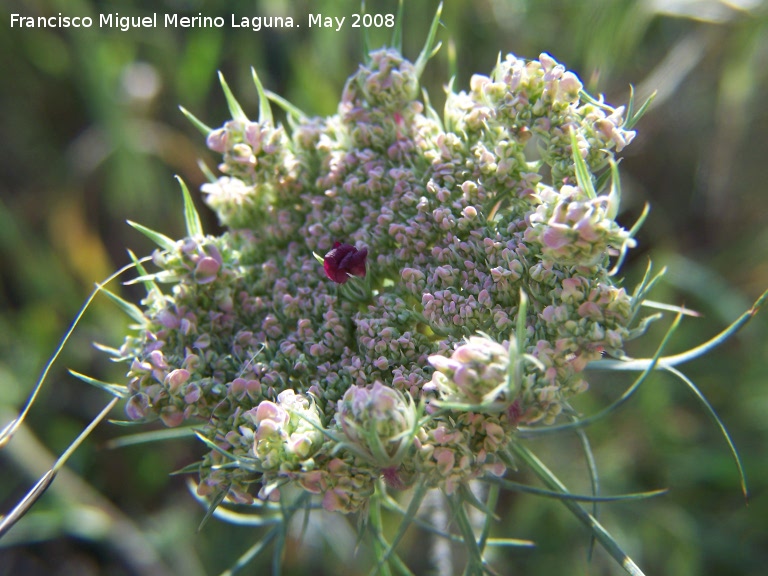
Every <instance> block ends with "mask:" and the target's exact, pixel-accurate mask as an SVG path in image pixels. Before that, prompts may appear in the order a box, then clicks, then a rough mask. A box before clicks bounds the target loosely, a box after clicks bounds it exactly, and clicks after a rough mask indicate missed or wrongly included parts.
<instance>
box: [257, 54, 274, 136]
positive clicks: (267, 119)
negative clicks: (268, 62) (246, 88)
mask: <svg viewBox="0 0 768 576" xmlns="http://www.w3.org/2000/svg"><path fill="white" fill-rule="evenodd" d="M251 77H252V78H253V83H254V84H255V85H256V91H257V92H258V93H259V124H269V125H270V126H273V125H274V120H273V118H272V108H271V107H270V105H269V98H267V94H266V92H265V91H264V86H262V85H261V80H259V75H258V74H256V69H255V68H253V67H251Z"/></svg>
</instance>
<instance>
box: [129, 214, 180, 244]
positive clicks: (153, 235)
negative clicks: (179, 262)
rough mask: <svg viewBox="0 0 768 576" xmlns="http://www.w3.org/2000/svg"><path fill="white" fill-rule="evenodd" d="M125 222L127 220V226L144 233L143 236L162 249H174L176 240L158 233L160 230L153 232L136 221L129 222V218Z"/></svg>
mask: <svg viewBox="0 0 768 576" xmlns="http://www.w3.org/2000/svg"><path fill="white" fill-rule="evenodd" d="M127 222H128V226H130V227H131V228H133V229H135V230H138V231H139V232H141V233H142V234H144V236H146V237H147V238H149V239H150V240H152V242H154V243H155V244H157V245H158V246H159V247H160V248H162V249H163V250H168V251H169V252H170V251H172V250H175V249H176V242H174V241H173V240H171V239H170V238H168V236H165V235H164V234H160V232H155V231H154V230H150V229H149V228H147V227H146V226H142V225H141V224H138V223H136V222H131V221H130V220H127Z"/></svg>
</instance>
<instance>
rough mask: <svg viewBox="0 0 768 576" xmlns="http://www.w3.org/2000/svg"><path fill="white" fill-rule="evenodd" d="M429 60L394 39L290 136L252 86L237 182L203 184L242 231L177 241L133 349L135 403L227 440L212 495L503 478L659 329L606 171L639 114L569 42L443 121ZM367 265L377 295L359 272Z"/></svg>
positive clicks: (360, 497)
mask: <svg viewBox="0 0 768 576" xmlns="http://www.w3.org/2000/svg"><path fill="white" fill-rule="evenodd" d="M422 64H423V63H421V64H420V65H422ZM419 73H420V68H418V67H417V66H416V65H414V64H411V63H410V62H408V60H406V59H405V58H404V57H403V56H402V55H400V54H399V53H397V52H396V51H394V50H391V49H390V50H380V51H376V52H373V53H372V54H371V55H370V58H369V60H368V62H367V63H366V64H364V65H362V66H361V67H360V68H359V69H358V71H357V72H356V73H355V74H354V75H353V76H352V77H351V78H350V80H349V81H348V83H347V85H346V87H345V89H344V92H343V94H342V97H341V102H340V104H339V108H338V112H337V114H335V115H333V116H330V117H328V118H307V117H304V116H298V115H297V116H295V117H294V118H293V119H292V129H291V130H290V131H289V130H286V129H285V128H283V127H282V126H279V125H276V124H275V123H274V121H273V119H272V116H271V113H269V111H268V110H266V111H265V110H264V109H263V110H262V113H261V115H260V119H259V121H253V120H250V119H248V118H246V117H245V114H244V113H243V112H242V110H241V109H240V107H239V105H238V104H237V103H236V102H234V101H231V102H230V104H231V108H232V110H233V118H232V119H231V120H228V121H226V122H225V123H224V124H223V126H222V127H221V128H217V129H215V130H212V131H211V132H210V133H209V134H208V136H207V145H208V147H209V148H210V149H211V150H212V151H214V152H216V153H218V154H221V164H220V165H219V169H220V171H221V173H222V175H221V176H220V177H219V178H218V179H217V180H215V181H213V182H210V183H208V184H205V185H204V186H203V188H202V191H203V193H204V194H205V199H206V201H207V203H208V204H209V206H210V207H211V208H213V209H214V210H215V211H216V213H217V214H218V216H219V219H220V220H221V223H222V224H223V225H224V226H226V228H227V229H226V231H225V232H224V233H223V234H221V235H219V236H215V237H214V236H203V235H201V234H198V235H194V237H192V238H188V239H186V240H183V241H180V242H177V243H175V244H173V245H172V247H171V246H168V245H166V246H164V250H162V251H158V252H157V254H156V256H155V258H154V262H155V264H156V265H157V266H158V267H159V268H160V270H161V271H160V273H159V275H158V277H159V278H162V279H163V280H165V281H167V282H170V283H171V284H172V289H171V290H170V291H168V292H167V293H166V294H164V295H161V296H158V294H156V293H153V294H151V295H148V297H147V299H146V300H145V301H144V309H143V310H144V314H145V322H144V326H143V327H142V330H141V331H140V332H138V333H136V334H133V335H131V336H130V337H129V338H127V339H126V341H125V344H124V346H123V349H122V355H123V357H125V358H127V359H129V360H130V362H131V364H130V370H129V378H130V379H131V382H130V393H131V397H130V400H129V402H128V405H127V409H126V410H127V414H128V416H129V417H130V418H132V419H146V420H148V419H151V418H161V419H162V420H163V421H164V422H165V423H166V424H168V425H170V426H176V425H179V424H181V423H183V422H187V421H194V422H197V423H198V424H199V426H200V429H201V431H202V433H203V434H204V435H205V437H206V438H207V439H208V440H209V441H210V442H211V443H213V444H215V445H216V447H217V449H216V450H213V449H212V450H211V451H210V452H209V453H208V454H206V456H205V457H204V458H203V461H202V462H201V465H200V485H199V488H198V492H200V493H201V494H214V493H216V492H227V493H229V494H230V495H231V497H233V498H235V499H237V500H238V501H242V502H246V501H248V500H249V499H250V498H253V496H255V495H259V496H260V497H262V498H272V499H274V498H277V497H278V496H279V494H280V493H281V492H282V491H283V488H284V487H285V486H287V485H291V486H294V487H298V488H299V489H300V490H303V491H306V492H307V493H310V494H318V495H320V496H321V497H322V501H323V505H324V507H325V508H326V509H328V510H338V511H342V512H354V511H356V510H361V509H364V508H365V506H366V502H367V499H368V497H369V496H370V495H371V494H372V493H373V491H374V487H375V485H376V483H377V481H378V479H379V478H381V477H384V478H385V479H386V481H387V483H388V484H389V485H390V486H404V485H408V484H411V483H413V482H415V481H416V480H417V479H422V480H423V481H424V482H425V483H426V484H427V485H429V486H440V487H442V488H444V489H445V490H446V491H448V492H453V491H454V490H457V489H459V488H460V487H461V486H462V485H463V483H465V482H467V481H468V480H470V479H472V478H476V477H478V476H480V475H483V474H486V473H492V474H500V473H503V471H504V469H505V464H504V463H503V462H502V458H501V455H502V453H503V451H504V450H505V447H506V446H507V445H508V443H509V441H510V439H511V438H512V437H513V435H514V433H515V429H516V426H517V425H519V424H521V423H523V424H528V425H533V424H535V423H537V422H552V421H554V420H555V419H556V418H557V416H558V415H559V414H560V412H561V411H562V410H563V409H564V407H566V406H567V401H568V399H569V398H570V397H571V396H573V395H574V394H577V393H580V392H583V391H584V390H585V389H586V388H587V382H586V379H585V378H584V376H583V370H584V368H585V366H586V364H587V363H588V362H589V361H590V360H594V359H596V358H598V357H599V356H600V354H601V353H602V352H604V351H607V352H610V353H619V352H620V351H621V349H622V346H623V345H624V342H625V341H626V340H627V339H628V338H629V337H630V336H631V335H634V334H635V333H637V332H638V331H637V330H635V331H634V332H633V331H632V330H633V328H632V326H631V323H632V321H633V319H634V317H635V310H636V306H637V303H636V302H634V301H633V299H632V297H630V296H629V295H628V294H627V293H626V292H625V291H624V289H622V288H617V287H616V286H614V284H613V283H612V280H611V276H610V274H609V263H610V261H611V257H612V256H613V255H615V254H618V253H620V252H621V251H623V250H625V249H627V248H631V247H632V245H633V240H632V238H631V235H630V234H629V233H628V232H627V231H626V230H625V229H623V228H622V227H621V226H620V225H619V224H617V223H616V221H615V220H614V217H615V214H616V208H617V205H616V204H617V199H616V198H614V197H613V196H610V197H609V196H605V195H597V194H595V191H594V190H593V189H592V188H591V186H592V183H591V180H585V179H584V176H583V174H584V171H586V173H588V174H593V173H596V172H599V171H601V170H606V169H609V167H610V165H611V162H612V161H613V157H614V152H615V151H617V150H620V149H621V148H622V147H623V146H625V145H627V144H628V143H629V142H631V140H632V138H633V136H634V133H633V132H631V131H629V130H625V129H624V128H623V118H622V113H621V110H620V109H614V108H612V107H610V106H608V105H607V104H605V103H602V102H600V101H597V100H594V99H591V98H585V97H582V96H583V92H582V85H581V82H580V81H579V80H578V78H577V76H576V75H575V74H573V73H572V72H568V71H566V70H565V68H564V67H563V66H562V65H560V64H558V63H557V62H555V61H554V60H553V59H552V58H551V57H550V56H548V55H546V54H542V55H541V56H540V57H539V59H537V60H532V61H528V60H523V59H520V58H517V57H515V56H513V55H508V56H506V57H505V58H503V59H501V60H500V61H499V63H498V64H497V66H496V67H495V69H494V70H493V71H492V72H491V73H490V75H488V76H484V75H475V76H473V77H472V79H471V81H470V85H469V87H468V89H467V90H466V91H462V92H458V93H451V94H449V95H448V99H447V102H446V108H445V113H444V115H443V117H442V118H439V117H438V115H437V114H436V113H435V111H434V110H431V109H429V108H428V104H427V103H425V102H422V101H421V100H420V98H419V95H420V87H419V81H418V76H419ZM264 101H265V102H266V98H264ZM341 238H343V239H344V240H345V242H343V243H342V242H340V241H339V239H341ZM313 254H324V255H325V256H324V257H322V258H320V257H318V258H319V259H320V261H321V264H322V265H321V264H320V263H318V261H317V259H316V258H315V257H314V256H313ZM352 276H355V277H358V278H364V283H358V284H357V286H358V288H359V286H361V285H363V284H364V286H365V289H364V290H362V289H357V288H356V287H355V285H356V283H355V282H352V283H350V284H348V285H346V286H343V287H339V286H337V284H345V283H347V282H348V281H349V279H350V277H352ZM329 279H330V281H329ZM521 293H524V294H526V295H527V298H528V304H527V306H522V305H521V296H520V294H521ZM520 327H522V331H523V332H522V333H520V334H517V333H516V332H517V331H519V329H520ZM478 333H482V334H483V335H482V336H478V335H477V334H478ZM510 341H513V342H517V344H514V343H513V344H509V342H510ZM510 346H518V347H521V348H520V349H519V350H517V349H515V350H516V353H517V354H518V356H520V357H525V358H527V359H528V360H527V361H525V362H517V361H516V362H515V363H512V362H511V361H510V358H511V356H510ZM511 372H514V378H515V385H514V386H513V387H511V386H508V385H507V383H508V382H510V374H511ZM488 403H492V404H494V405H495V406H497V407H498V406H501V407H502V408H503V409H495V410H485V411H484V410H476V409H472V407H477V406H486V405H487V404H488ZM419 406H424V407H425V408H424V410H421V409H420V408H418V407H419ZM233 461H234V462H239V463H240V465H238V466H232V465H231V462H233ZM228 464H229V465H228ZM254 485H255V486H257V488H254Z"/></svg>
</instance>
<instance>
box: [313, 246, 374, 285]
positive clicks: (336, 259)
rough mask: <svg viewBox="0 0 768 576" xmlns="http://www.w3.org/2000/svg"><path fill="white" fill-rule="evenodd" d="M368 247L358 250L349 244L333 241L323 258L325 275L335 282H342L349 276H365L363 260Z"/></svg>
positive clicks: (366, 254)
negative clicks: (331, 246)
mask: <svg viewBox="0 0 768 576" xmlns="http://www.w3.org/2000/svg"><path fill="white" fill-rule="evenodd" d="M367 257H368V248H362V249H361V250H358V249H357V248H355V247H354V246H352V245H350V244H342V243H341V242H334V243H333V248H332V249H331V250H330V251H329V252H328V253H327V254H326V255H325V258H323V268H324V269H325V275H326V276H328V278H330V279H331V280H333V281H334V282H336V283H337V284H344V282H346V281H347V280H349V277H350V276H359V277H360V278H364V277H365V260H366V258H367Z"/></svg>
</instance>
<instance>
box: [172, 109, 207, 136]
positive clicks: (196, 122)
mask: <svg viewBox="0 0 768 576" xmlns="http://www.w3.org/2000/svg"><path fill="white" fill-rule="evenodd" d="M179 110H181V113H182V114H184V116H186V117H187V120H189V121H190V122H191V123H192V125H193V126H194V127H195V128H197V129H198V130H199V131H200V133H201V134H202V135H203V136H208V135H209V134H210V133H211V132H213V128H211V127H210V126H207V125H206V124H204V123H203V122H202V121H200V120H198V118H197V117H196V116H195V115H194V114H192V112H190V111H189V110H187V109H186V108H184V106H179Z"/></svg>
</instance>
